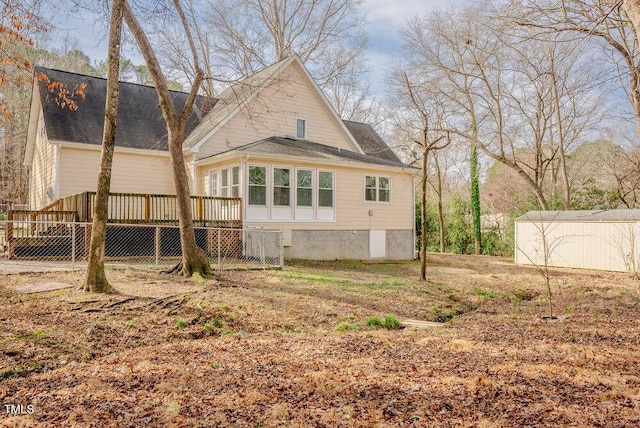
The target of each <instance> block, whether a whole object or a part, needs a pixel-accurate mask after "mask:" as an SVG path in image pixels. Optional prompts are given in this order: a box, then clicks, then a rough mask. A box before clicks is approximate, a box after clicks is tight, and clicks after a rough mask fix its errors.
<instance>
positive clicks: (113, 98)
mask: <svg viewBox="0 0 640 428" xmlns="http://www.w3.org/2000/svg"><path fill="white" fill-rule="evenodd" d="M124 3H125V0H114V1H113V4H112V11H111V22H110V24H109V53H108V60H107V62H108V72H107V95H106V105H105V109H104V131H103V133H102V154H101V156H100V171H99V173H98V189H97V192H96V202H95V208H94V213H93V224H92V227H91V242H90V244H89V264H88V265H87V273H86V275H85V279H84V284H83V286H82V289H83V290H85V291H90V292H92V293H107V292H110V291H112V287H111V285H110V284H109V281H108V280H107V276H106V274H105V271H104V256H105V242H106V236H107V217H108V212H109V190H110V188H111V165H112V163H113V150H114V148H115V143H116V127H117V124H118V99H119V96H120V89H119V75H120V41H121V38H122V11H123V7H124Z"/></svg>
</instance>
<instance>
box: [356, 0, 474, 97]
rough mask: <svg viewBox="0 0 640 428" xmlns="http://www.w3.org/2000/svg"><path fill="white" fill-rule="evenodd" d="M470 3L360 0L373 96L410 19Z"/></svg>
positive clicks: (458, 1) (456, 0)
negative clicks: (361, 0) (365, 19)
mask: <svg viewBox="0 0 640 428" xmlns="http://www.w3.org/2000/svg"><path fill="white" fill-rule="evenodd" d="M470 2H471V0H364V1H363V4H362V10H363V12H364V14H365V16H366V18H367V21H368V23H369V25H368V28H367V33H368V37H369V51H368V60H369V66H370V70H371V71H370V81H371V86H372V89H373V90H374V92H375V93H377V92H378V91H377V90H376V88H378V87H380V86H383V82H384V76H385V74H386V72H387V67H388V65H389V64H390V63H391V60H392V59H393V58H394V57H396V56H398V55H399V53H400V47H401V45H402V40H401V38H400V35H399V30H400V29H401V28H402V27H403V26H404V25H405V23H406V22H407V20H408V19H410V18H411V17H413V16H418V17H422V16H424V15H425V14H427V13H428V12H429V11H431V10H433V9H434V8H450V7H453V6H456V5H463V4H465V3H470Z"/></svg>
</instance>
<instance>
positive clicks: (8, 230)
mask: <svg viewBox="0 0 640 428" xmlns="http://www.w3.org/2000/svg"><path fill="white" fill-rule="evenodd" d="M5 227H6V229H5V242H6V243H7V252H8V254H9V258H10V259H12V258H13V246H12V245H11V240H12V239H13V211H11V210H9V212H8V213H7V223H6V225H5Z"/></svg>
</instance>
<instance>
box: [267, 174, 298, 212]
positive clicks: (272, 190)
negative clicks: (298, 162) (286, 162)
mask: <svg viewBox="0 0 640 428" xmlns="http://www.w3.org/2000/svg"><path fill="white" fill-rule="evenodd" d="M276 169H286V170H288V171H289V205H276V204H275V200H274V199H275V198H273V196H274V195H273V192H274V191H275V190H276V183H274V181H273V180H275V178H276V174H275V170H276ZM294 170H295V168H294V167H292V166H281V165H272V167H271V182H270V184H271V185H270V186H269V190H270V193H271V200H272V201H273V206H274V207H278V208H286V207H289V208H292V207H294V206H295V205H293V199H294V197H293V195H292V194H291V192H292V191H293V189H294V188H295V186H294V185H293V183H292V181H293V180H292V179H293V174H292V171H294ZM278 187H282V186H278Z"/></svg>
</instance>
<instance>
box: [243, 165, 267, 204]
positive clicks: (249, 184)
mask: <svg viewBox="0 0 640 428" xmlns="http://www.w3.org/2000/svg"><path fill="white" fill-rule="evenodd" d="M252 167H258V168H264V169H265V172H264V174H265V178H264V179H265V185H264V187H265V198H264V205H255V204H251V201H250V200H249V193H250V192H249V187H250V186H251V180H250V178H249V170H250V169H251V168H252ZM270 180H271V167H270V165H266V164H256V163H251V164H247V206H250V207H263V208H264V207H270V206H271V198H270V197H269V196H270V195H269V194H270V193H271V192H270V191H269V189H270V188H271V186H270V185H269V183H270Z"/></svg>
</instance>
